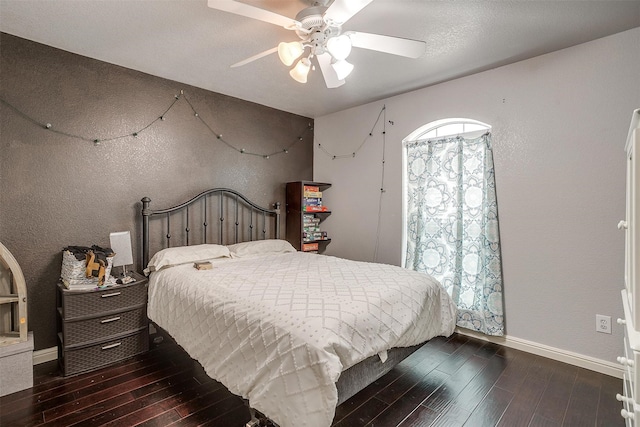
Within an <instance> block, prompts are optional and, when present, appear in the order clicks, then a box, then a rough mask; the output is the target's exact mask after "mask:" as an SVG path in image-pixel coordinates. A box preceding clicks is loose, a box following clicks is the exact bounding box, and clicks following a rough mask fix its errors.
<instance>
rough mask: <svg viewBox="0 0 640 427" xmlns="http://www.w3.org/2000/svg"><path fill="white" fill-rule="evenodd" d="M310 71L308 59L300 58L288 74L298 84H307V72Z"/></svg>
mask: <svg viewBox="0 0 640 427" xmlns="http://www.w3.org/2000/svg"><path fill="white" fill-rule="evenodd" d="M310 69H311V61H309V58H302V59H301V60H300V61H298V63H297V64H296V66H295V67H293V68H292V69H291V71H289V74H290V75H291V77H293V79H294V80H295V81H297V82H300V83H306V82H307V74H309V70H310Z"/></svg>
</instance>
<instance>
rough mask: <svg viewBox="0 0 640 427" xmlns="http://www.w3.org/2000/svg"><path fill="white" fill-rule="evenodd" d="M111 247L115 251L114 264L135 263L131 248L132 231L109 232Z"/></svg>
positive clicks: (116, 265)
mask: <svg viewBox="0 0 640 427" xmlns="http://www.w3.org/2000/svg"><path fill="white" fill-rule="evenodd" d="M109 240H110V241H111V249H112V250H113V252H115V254H116V255H115V256H114V257H113V266H114V267H120V266H123V265H131V264H133V251H132V250H131V233H130V232H129V231H118V232H115V233H110V234H109Z"/></svg>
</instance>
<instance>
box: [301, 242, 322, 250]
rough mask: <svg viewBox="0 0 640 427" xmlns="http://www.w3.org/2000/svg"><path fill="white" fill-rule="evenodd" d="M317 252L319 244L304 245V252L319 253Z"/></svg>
mask: <svg viewBox="0 0 640 427" xmlns="http://www.w3.org/2000/svg"><path fill="white" fill-rule="evenodd" d="M317 250H318V244H317V243H303V244H302V251H303V252H309V251H317Z"/></svg>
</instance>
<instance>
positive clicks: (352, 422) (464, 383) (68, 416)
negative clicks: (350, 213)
mask: <svg viewBox="0 0 640 427" xmlns="http://www.w3.org/2000/svg"><path fill="white" fill-rule="evenodd" d="M621 390H622V380H620V379H616V378H613V377H610V376H607V375H602V374H599V373H595V372H592V371H589V370H586V369H582V368H577V367H575V366H571V365H567V364H564V363H560V362H556V361H553V360H550V359H545V358H542V357H538V356H534V355H531V354H528V353H524V352H521V351H518V350H514V349H510V348H506V347H502V346H499V345H495V344H492V343H486V342H484V341H480V340H477V339H473V338H469V337H466V336H463V335H458V334H454V335H453V336H451V337H450V338H449V339H445V338H436V339H433V340H431V341H430V342H428V343H426V344H425V345H424V346H423V347H422V348H420V349H419V350H418V351H417V352H416V353H414V354H413V355H411V356H410V357H409V358H408V359H406V360H405V361H403V362H402V363H401V364H400V365H398V366H397V367H395V368H394V369H393V370H391V371H390V372H389V373H388V374H387V375H385V376H384V377H382V378H381V379H379V380H378V381H376V382H375V383H374V384H372V385H370V386H369V387H367V388H365V389H364V390H363V391H361V392H360V393H359V394H357V395H355V396H354V397H352V398H351V399H349V400H348V401H346V402H345V403H343V404H342V405H340V406H339V407H338V408H337V410H336V416H335V419H334V423H333V426H335V427H346V426H354V427H355V426H368V427H374V426H377V427H386V426H401V427H418V426H446V427H455V426H471V427H479V426H504V427H512V426H530V427H539V426H580V427H583V426H603V427H615V426H624V421H623V419H622V418H621V416H620V409H621V408H622V406H621V404H620V403H619V402H617V401H616V399H615V395H616V393H618V392H620V391H621ZM248 419H249V412H248V409H247V407H246V406H245V405H244V402H243V400H242V399H240V398H239V397H237V396H234V395H233V394H231V393H230V392H229V391H228V390H227V389H226V388H225V387H224V386H222V385H221V384H220V383H218V382H217V381H214V380H212V379H210V378H208V377H207V376H206V375H205V373H204V371H203V369H202V368H201V367H200V365H199V364H198V363H196V362H194V361H192V360H191V359H190V358H189V357H188V356H187V355H186V353H184V351H182V349H181V348H180V347H178V346H177V345H175V344H174V343H173V342H172V341H171V340H168V339H165V340H164V341H163V342H162V343H160V344H157V345H156V344H154V345H152V349H151V351H149V352H148V353H146V354H144V355H141V356H138V357H135V358H132V359H129V360H126V361H124V362H121V363H118V364H116V365H113V366H110V367H108V368H104V369H100V370H98V371H94V372H90V373H86V374H82V375H78V376H74V377H68V378H65V377H61V376H60V373H59V371H58V368H57V366H56V364H55V362H50V363H46V364H42V365H37V366H36V367H35V379H34V387H33V388H31V389H28V390H24V391H21V392H17V393H13V394H11V395H8V396H4V397H2V398H0V426H2V427H9V426H34V425H43V426H71V425H73V426H112V425H113V426H119V427H125V426H134V425H140V426H168V425H172V426H173V425H176V426H178V425H179V426H196V425H197V426H217V427H241V426H244V424H245V423H246V422H247V421H248Z"/></svg>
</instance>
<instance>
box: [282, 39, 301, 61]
mask: <svg viewBox="0 0 640 427" xmlns="http://www.w3.org/2000/svg"><path fill="white" fill-rule="evenodd" d="M303 53H304V47H303V46H302V43H300V42H289V43H286V42H281V43H280V44H278V56H279V57H280V61H282V63H283V64H284V65H286V66H287V67H289V66H291V64H293V61H295V60H296V59H298V58H299V57H300V55H302V54H303Z"/></svg>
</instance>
